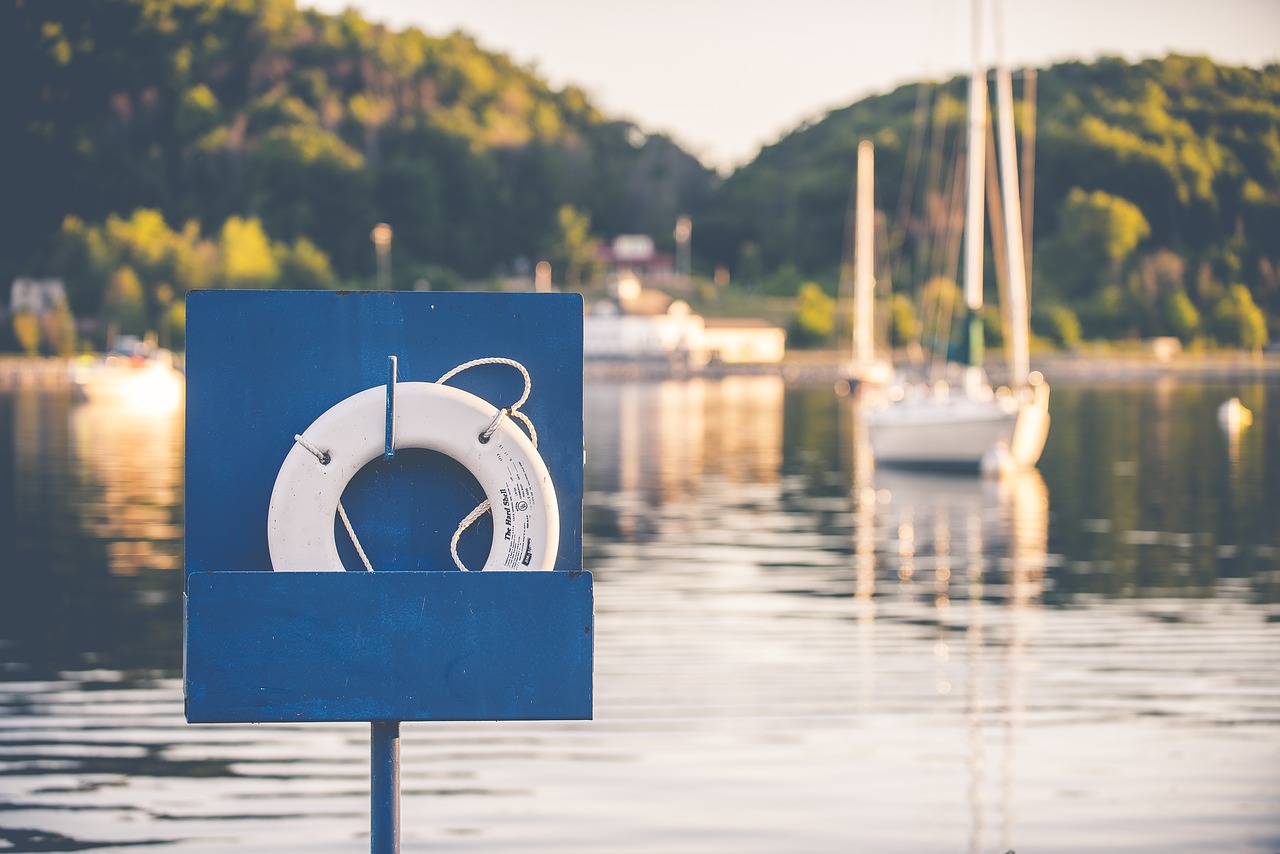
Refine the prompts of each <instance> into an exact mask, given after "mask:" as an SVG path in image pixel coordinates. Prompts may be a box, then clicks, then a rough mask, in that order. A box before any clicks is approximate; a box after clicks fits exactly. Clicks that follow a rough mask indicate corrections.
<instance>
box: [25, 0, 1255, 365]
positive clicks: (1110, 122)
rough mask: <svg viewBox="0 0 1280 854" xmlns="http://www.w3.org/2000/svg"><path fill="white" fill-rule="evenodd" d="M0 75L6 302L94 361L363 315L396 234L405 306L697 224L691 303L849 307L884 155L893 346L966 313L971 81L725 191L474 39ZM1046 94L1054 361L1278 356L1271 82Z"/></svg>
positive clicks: (242, 34) (216, 21)
mask: <svg viewBox="0 0 1280 854" xmlns="http://www.w3.org/2000/svg"><path fill="white" fill-rule="evenodd" d="M0 63H3V68H0V98H2V99H3V100H2V101H0V111H3V115H4V116H5V121H3V122H0V190H2V191H3V203H0V211H2V213H0V297H3V296H4V293H5V290H4V289H5V288H7V286H8V283H9V282H10V281H12V280H13V278H14V277H15V276H34V277H41V278H42V277H61V278H62V279H63V280H64V281H65V282H66V286H67V290H68V292H69V294H70V300H71V305H70V309H71V311H72V312H74V314H75V315H76V316H77V317H78V318H79V319H80V320H82V321H86V320H96V321H97V329H98V331H99V332H101V330H102V329H104V328H106V327H107V326H108V325H112V324H114V326H115V327H117V328H122V329H123V328H125V327H127V326H138V327H155V326H161V325H168V326H172V327H174V329H175V331H176V330H177V329H178V328H180V325H181V317H180V314H181V302H182V301H181V295H182V294H183V293H184V292H185V291H186V290H188V289H190V288H193V287H241V286H253V287H342V286H362V287H363V286H370V285H372V284H374V283H375V257H374V247H373V244H372V242H371V239H370V233H371V229H372V228H373V226H374V225H375V224H376V223H379V222H385V223H389V224H390V225H391V226H392V229H393V234H394V239H393V241H392V244H391V261H392V263H391V265H390V266H391V269H392V270H393V271H394V273H393V277H392V279H391V282H390V285H391V286H393V287H397V288H408V287H413V286H414V285H415V283H416V282H418V281H419V280H420V279H428V280H429V281H431V282H432V284H433V286H437V287H439V286H446V287H447V286H450V285H452V284H456V283H460V282H468V281H469V282H477V281H487V280H490V279H492V278H493V277H495V276H501V275H507V274H520V275H526V274H527V273H528V271H529V270H530V269H531V268H532V265H533V264H535V263H536V262H537V261H539V260H542V259H549V260H551V261H552V264H553V268H554V270H555V281H556V283H557V284H564V283H565V282H566V279H570V280H572V279H575V278H576V277H577V274H578V273H579V271H582V270H585V269H587V268H589V267H590V264H589V263H588V262H589V261H590V258H591V245H592V242H593V241H594V240H599V239H608V238H611V237H613V236H615V235H617V234H622V233H647V234H650V235H652V236H653V237H654V238H655V240H656V241H657V243H658V246H659V248H660V249H670V248H671V246H672V243H673V238H672V229H673V226H674V225H675V222H676V219H677V217H678V216H680V215H682V214H687V215H690V216H691V217H692V219H693V223H694V230H693V242H692V245H693V253H694V259H693V260H694V270H695V272H700V273H704V274H708V273H710V272H711V271H712V270H713V269H714V268H719V267H723V268H725V269H726V270H727V271H728V272H729V274H730V275H729V282H730V284H729V285H728V287H729V288H730V289H731V290H741V291H764V292H766V293H772V294H776V295H781V296H784V297H788V298H789V297H791V296H793V295H794V294H796V293H797V291H798V290H799V288H800V285H801V284H803V283H805V282H806V281H812V282H817V283H818V284H819V285H821V287H822V288H824V289H825V290H826V291H827V292H829V293H834V292H835V290H836V289H837V282H838V280H839V278H840V270H841V265H842V263H843V262H844V261H846V260H847V252H848V248H849V240H848V235H847V232H848V229H849V224H850V212H849V203H850V197H851V193H850V191H851V183H852V178H853V172H854V166H855V152H856V148H857V144H858V142H859V141H860V140H861V139H863V138H870V139H872V140H874V141H875V143H876V181H877V183H876V197H877V204H878V207H879V209H880V211H881V212H882V215H883V228H882V229H881V234H880V237H879V244H880V246H881V254H882V257H881V259H880V262H879V265H878V268H879V272H878V275H879V277H880V279H881V281H882V282H888V281H892V283H893V290H894V293H895V294H896V296H895V302H894V317H895V318H896V319H897V327H895V328H896V334H898V335H899V336H900V337H906V336H910V335H912V334H918V333H919V329H918V328H915V327H918V326H919V318H920V317H921V316H924V315H926V314H928V312H929V311H930V309H928V308H927V307H924V306H923V301H924V299H925V297H948V294H950V293H952V292H953V291H954V288H955V281H954V280H955V278H956V275H957V274H956V267H957V259H958V255H959V250H958V237H957V234H958V230H957V225H958V222H959V217H958V210H959V208H958V206H957V202H958V199H959V192H958V190H959V189H960V181H959V179H958V176H959V175H960V174H961V172H962V170H961V168H960V167H961V164H962V156H963V151H962V149H963V144H962V137H963V128H964V122H965V104H964V102H965V94H964V88H965V81H964V80H963V79H959V78H957V79H955V80H951V81H948V82H945V83H940V84H913V85H908V86H904V87H902V88H899V89H897V90H896V91H893V92H890V93H888V94H885V95H881V96H877V97H872V98H868V99H866V100H863V101H860V102H858V103H856V104H853V105H852V106H850V107H847V108H845V109H842V110H837V111H835V112H832V113H831V114H829V115H827V116H826V117H824V118H823V119H821V120H820V121H816V122H814V123H812V124H810V125H807V126H805V127H802V128H799V129H797V131H796V132H794V133H792V134H791V135H789V136H788V137H786V138H785V139H783V140H781V141H780V142H779V143H777V144H776V145H773V146H770V147H768V148H766V149H764V150H763V151H761V152H760V154H759V156H758V157H757V158H756V160H755V161H754V162H752V163H751V164H749V165H747V166H744V167H742V168H741V169H739V170H738V171H737V172H735V173H734V174H733V175H732V176H730V177H729V178H728V179H724V180H721V179H720V178H719V177H718V176H717V175H716V174H715V173H714V172H712V171H711V170H709V169H707V168H705V167H704V166H703V165H702V164H700V163H699V162H698V161H697V160H696V159H695V158H693V157H692V156H690V155H689V154H687V153H686V152H684V151H683V150H681V149H680V148H679V146H677V145H676V144H674V143H673V142H672V141H671V140H669V139H666V138H664V137H662V136H658V135H650V134H646V133H644V132H643V131H642V129H640V128H637V127H636V126H634V125H633V124H631V123H630V122H625V121H620V120H616V119H611V118H610V117H608V116H604V115H602V114H600V112H599V111H598V110H597V109H595V108H594V107H593V106H592V104H591V103H590V101H589V99H588V98H587V97H586V96H585V94H584V93H583V92H582V91H580V90H578V89H575V88H573V87H567V88H565V89H560V90H557V89H553V88H552V87H550V86H549V85H548V84H547V83H546V82H545V81H544V80H542V79H541V78H539V76H538V75H537V74H536V73H534V72H533V71H531V70H530V69H527V68H522V67H520V66H518V65H516V64H514V63H512V62H511V61H510V60H509V59H508V58H507V57H505V56H502V55H500V54H495V53H492V52H489V51H486V50H484V49H483V48H482V47H481V46H480V45H477V44H476V42H475V41H474V40H473V39H471V38H470V37H468V36H466V35H464V34H459V33H454V34H451V35H445V36H437V35H428V34H426V33H423V32H420V31H418V30H414V29H409V30H405V31H392V30H389V29H387V28H385V27H382V26H379V25H375V24H371V23H369V22H367V21H365V20H363V19H362V18H361V17H360V16H359V15H358V14H356V13H355V12H351V11H348V12H346V13H344V14H342V15H326V14H321V13H318V12H315V11H311V10H308V9H300V8H298V6H297V5H296V2H295V0H63V1H60V2H55V0H0ZM1020 79H1022V78H1020ZM1037 80H1038V97H1037V98H1036V101H1035V105H1036V109H1037V110H1038V116H1037V119H1036V122H1035V127H1036V128H1037V130H1038V133H1037V135H1036V145H1035V154H1036V156H1035V170H1034V174H1035V181H1034V188H1035V205H1034V227H1035V240H1034V241H1033V244H1032V245H1033V247H1034V277H1033V280H1034V288H1035V300H1034V304H1035V307H1036V312H1037V316H1036V318H1035V321H1036V323H1037V324H1038V325H1039V327H1040V328H1041V330H1042V331H1043V332H1045V333H1046V334H1048V335H1050V336H1052V337H1055V338H1057V339H1058V340H1059V341H1060V342H1064V343H1070V342H1071V341H1072V340H1074V338H1075V337H1077V336H1078V335H1079V334H1080V328H1081V327H1083V333H1084V334H1086V335H1089V336H1100V337H1120V336H1131V335H1155V334H1172V335H1178V336H1179V337H1181V338H1183V339H1184V340H1186V341H1195V340H1200V339H1204V340H1216V341H1218V342H1220V343H1231V344H1243V345H1246V346H1255V345H1256V344H1257V343H1258V342H1259V335H1260V334H1261V335H1265V329H1263V331H1262V333H1258V326H1259V323H1261V322H1262V321H1261V318H1262V317H1263V314H1262V312H1265V316H1266V317H1267V318H1269V320H1270V323H1271V324H1272V330H1271V334H1272V336H1273V337H1276V334H1277V333H1280V329H1277V325H1280V67H1270V68H1266V69H1261V70H1255V69H1242V68H1229V67H1223V66H1219V65H1216V64H1214V63H1213V62H1211V61H1210V60H1208V59H1203V58H1191V57H1181V56H1170V57H1167V58H1165V59H1162V60H1150V61H1146V62H1142V63H1139V64H1136V65H1132V64H1129V63H1127V62H1124V61H1121V60H1111V59H1109V60H1103V61H1100V62H1096V63H1092V64H1082V63H1067V64H1062V65H1056V66H1054V67H1052V68H1049V69H1045V70H1042V71H1041V72H1040V73H1039V75H1038V77H1037ZM1019 88H1020V89H1021V88H1022V86H1021V84H1019ZM1029 117H1030V113H1029V108H1028V107H1027V106H1021V107H1019V112H1018V121H1019V125H1020V128H1022V129H1023V130H1025V125H1027V122H1028V120H1029ZM1020 136H1025V134H1020ZM994 257H995V253H993V252H989V259H991V260H989V266H990V271H989V275H988V282H989V283H991V284H990V285H989V287H990V288H991V289H992V290H993V291H994V287H995V286H994V282H995V281H996V279H997V273H998V272H999V271H998V269H997V266H996V264H995V263H994ZM717 278H718V280H719V281H721V282H722V281H723V277H717ZM569 284H575V282H573V281H569ZM715 292H716V291H715V289H713V288H710V287H707V288H704V289H703V293H704V294H710V295H714V293H715ZM806 292H807V293H809V294H810V295H811V296H813V295H815V293H818V292H817V291H815V288H809V289H807V291H806ZM948 298H949V297H948ZM1259 307H1261V311H1260V310H1259ZM913 315H914V316H913ZM26 325H27V327H28V328H34V327H32V324H31V322H30V321H28V322H27V323H26ZM87 326H92V324H88V325H87ZM58 328H61V329H64V330H65V329H66V328H67V324H66V323H62V324H61V325H60V326H59V327H58ZM913 330H914V331H913ZM32 335H34V333H32ZM64 337H65V336H64ZM818 338H821V336H818ZM2 343H3V342H2V341H0V344H2ZM10 343H12V342H10ZM818 343H821V342H820V341H819V342H818ZM60 346H61V345H60ZM50 347H51V345H50V344H49V343H48V340H46V344H45V348H46V349H50Z"/></svg>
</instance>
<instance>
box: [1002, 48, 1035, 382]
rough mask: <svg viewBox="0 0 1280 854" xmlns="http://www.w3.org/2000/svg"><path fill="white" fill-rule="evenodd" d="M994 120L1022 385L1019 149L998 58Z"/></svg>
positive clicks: (1026, 321) (1026, 323) (1026, 367)
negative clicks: (995, 121)
mask: <svg viewBox="0 0 1280 854" xmlns="http://www.w3.org/2000/svg"><path fill="white" fill-rule="evenodd" d="M996 120H997V123H998V128H999V131H1000V133H999V138H998V140H997V141H998V142H999V147H1000V158H999V159H1000V195H1001V196H1002V197H1003V198H1004V211H1005V217H1004V227H1005V229H1004V230H1005V248H1006V252H1007V253H1008V257H1009V293H1008V294H1006V298H1007V299H1008V301H1009V329H1010V335H1009V337H1010V348H1011V353H1010V359H1009V366H1010V371H1011V375H1010V377H1009V381H1010V383H1011V384H1012V385H1014V386H1021V385H1025V384H1026V382H1027V375H1028V374H1029V373H1030V372H1031V364H1030V354H1029V352H1028V342H1027V329H1028V328H1029V327H1030V318H1029V317H1028V316H1027V264H1026V260H1025V259H1024V258H1023V254H1022V201H1021V199H1020V198H1019V196H1018V153H1017V148H1016V147H1015V143H1014V134H1013V75H1012V74H1010V73H1009V68H1008V66H1006V65H1005V64H1004V62H1003V61H1000V62H999V64H998V65H997V67H996Z"/></svg>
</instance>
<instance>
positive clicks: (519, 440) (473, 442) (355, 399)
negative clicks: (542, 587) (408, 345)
mask: <svg viewBox="0 0 1280 854" xmlns="http://www.w3.org/2000/svg"><path fill="white" fill-rule="evenodd" d="M386 404H387V398H386V388H385V386H377V387H374V388H369V389H365V390H364V391H362V392H358V393H356V394H353V395H352V396H351V397H348V398H347V399H345V400H343V401H341V402H339V403H337V404H335V405H334V406H333V407H332V408H330V409H329V410H328V411H327V412H325V413H324V414H323V415H321V416H320V417H319V418H317V419H316V420H315V421H314V422H313V423H312V424H311V426H310V427H308V428H307V429H306V431H305V432H304V433H302V438H304V439H305V440H306V442H307V444H309V445H311V446H312V447H314V448H319V449H322V450H323V451H324V454H325V455H326V456H327V457H328V461H327V462H323V461H322V460H321V459H319V458H317V455H316V454H315V453H313V452H312V451H309V450H308V449H307V448H306V447H304V444H303V443H302V442H295V443H294V446H293V448H292V449H290V451H289V454H288V455H287V456H286V457H285V459H284V462H283V463H282V464H281V466H280V473H279V474H278V475H277V476H276V483H275V488H274V489H272V491H271V505H270V508H269V509H268V511H267V545H268V546H269V548H270V553H271V566H272V568H273V569H275V570H277V571H315V570H338V571H340V570H343V569H345V567H344V566H343V565H342V559H341V558H340V557H339V556H338V547H337V543H336V542H335V541H334V518H335V516H336V514H337V511H338V501H339V499H340V498H341V497H342V491H343V490H344V489H345V488H346V486H347V484H348V483H349V482H350V481H351V478H352V477H353V476H354V475H355V474H356V472H358V471H359V470H360V469H361V468H363V467H364V466H365V465H366V464H368V463H370V462H372V461H373V460H375V459H377V458H378V457H379V456H381V455H382V453H383V452H384V450H385V447H386V444H385V441H386V412H387V405H386ZM494 413H495V408H494V406H493V405H492V404H490V403H488V402H486V401H484V400H482V399H481V398H479V397H476V396H475V395H473V394H470V393H469V392H465V391H462V390H461V389H457V388H453V387H450V386H446V385H441V384H440V383H424V382H402V383H397V384H396V387H395V437H396V442H395V444H396V447H397V448H426V449H428V450H432V451H438V452H440V453H442V454H445V455H446V456H449V457H452V458H453V459H454V460H456V461H458V462H459V463H460V464H461V465H462V466H463V467H465V468H466V469H467V471H469V472H470V473H471V474H472V476H473V477H475V479H476V480H477V481H478V482H479V484H480V486H481V488H482V489H483V490H484V494H485V497H486V498H488V499H489V503H490V507H491V509H492V512H493V519H494V522H493V544H492V546H490V549H489V557H488V559H487V560H486V561H485V563H484V567H483V568H484V569H499V570H501V569H508V570H523V569H552V568H554V566H555V562H556V551H557V549H558V547H559V544H560V509H559V505H558V504H557V503H556V493H555V488H554V487H553V486H552V483H551V476H550V474H549V473H548V472H547V467H546V464H545V463H543V461H542V457H541V456H539V454H538V451H537V449H536V448H534V446H533V443H532V442H531V441H530V440H529V438H528V437H527V436H526V435H525V434H524V433H523V432H522V431H521V429H520V428H519V427H518V426H516V424H515V423H514V422H513V421H512V420H511V419H501V420H500V423H498V424H497V426H496V428H495V427H494ZM489 431H491V435H489V438H488V440H487V441H485V440H484V437H483V434H485V433H486V432H489Z"/></svg>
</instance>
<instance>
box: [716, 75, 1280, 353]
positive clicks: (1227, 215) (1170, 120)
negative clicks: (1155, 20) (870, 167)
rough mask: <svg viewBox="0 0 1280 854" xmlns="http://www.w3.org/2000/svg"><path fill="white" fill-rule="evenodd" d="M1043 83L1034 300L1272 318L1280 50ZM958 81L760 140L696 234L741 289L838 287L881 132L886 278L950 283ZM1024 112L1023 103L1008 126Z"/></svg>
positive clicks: (1093, 315) (1116, 314) (1199, 317)
mask: <svg viewBox="0 0 1280 854" xmlns="http://www.w3.org/2000/svg"><path fill="white" fill-rule="evenodd" d="M1036 80H1037V84H1036V92H1037V96H1036V98H1035V101H1034V108H1035V110H1036V113H1037V119H1036V128H1037V131H1038V133H1037V134H1036V139H1035V146H1034V156H1035V160H1034V164H1035V166H1034V175H1035V179H1034V182H1031V183H1032V185H1033V187H1034V208H1033V212H1034V219H1033V221H1034V232H1035V240H1034V242H1033V248H1034V252H1033V257H1034V278H1033V280H1034V285H1035V289H1036V291H1035V296H1036V303H1037V307H1038V308H1040V309H1042V310H1044V309H1048V308H1068V309H1069V310H1070V311H1072V312H1073V313H1075V314H1078V316H1079V318H1080V320H1081V321H1083V323H1084V325H1085V332H1086V334H1095V335H1100V336H1105V337H1111V336H1122V335H1130V334H1141V335H1151V334H1175V335H1180V336H1182V337H1184V338H1188V339H1190V338H1194V337H1195V336H1196V334H1198V333H1200V332H1208V333H1210V334H1212V333H1213V332H1214V328H1213V325H1214V322H1215V320H1214V318H1215V312H1216V313H1217V314H1218V315H1222V314H1223V313H1228V312H1229V311H1230V310H1232V309H1231V305H1235V304H1236V303H1238V302H1240V300H1242V299H1245V297H1246V296H1247V297H1248V298H1250V299H1251V300H1252V301H1253V302H1256V303H1257V304H1259V305H1260V306H1261V307H1262V308H1263V309H1264V310H1265V312H1266V313H1267V314H1268V315H1269V317H1270V318H1271V322H1272V323H1273V324H1275V323H1280V66H1272V67H1269V68H1266V69H1262V70H1254V69H1246V68H1229V67H1224V66H1220V65H1215V64H1214V63H1213V62H1211V61H1210V60H1208V59H1205V58H1195V57H1184V56H1169V57H1167V58H1165V59H1162V60H1149V61H1145V62H1142V63H1139V64H1136V65H1133V64H1130V63H1127V62H1125V61H1122V60H1118V59H1105V60H1102V61H1099V62H1097V63H1093V64H1082V63H1066V64H1061V65H1055V66H1053V67H1051V68H1049V69H1046V70H1043V71H1041V72H1039V73H1038V75H1036ZM965 87H966V80H964V79H960V78H957V79H954V80H951V81H949V82H946V83H942V84H913V85H909V86H904V87H902V88H900V89H897V90H896V91H894V92H891V93H889V94H886V95H882V96H878V97H872V98H868V99H866V100H864V101H861V102H859V103H857V104H854V105H852V106H850V107H847V108H845V109H842V110H838V111H835V112H832V113H831V114H829V115H828V116H826V117H825V118H823V119H822V120H821V121H818V122H816V123H814V124H812V125H811V126H809V127H805V128H801V129H800V130H798V131H797V132H796V133H794V134H792V135H790V136H788V137H786V138H785V139H783V140H781V141H780V142H778V143H777V144H776V145H773V146H770V147H768V148H766V149H765V150H763V151H762V152H761V153H760V155H759V156H758V157H757V159H756V160H755V162H753V163H751V164H749V165H748V166H746V167H744V168H742V169H740V170H738V171H737V172H736V173H734V175H732V176H731V177H730V178H729V179H728V180H727V181H726V182H725V184H724V186H723V188H722V189H721V191H720V192H719V193H718V194H717V196H716V198H715V201H714V203H713V205H712V208H711V210H710V211H709V212H708V214H707V215H706V216H704V218H703V221H702V223H701V227H700V229H699V235H700V239H701V245H700V248H701V250H702V251H704V252H707V253H710V254H712V255H714V257H716V258H717V259H720V260H722V261H723V262H726V263H730V264H732V265H733V266H734V268H735V270H736V272H737V274H738V280H739V282H740V283H741V284H744V285H751V284H757V283H758V284H759V285H760V286H762V287H765V288H768V287H770V286H773V287H775V288H780V289H787V288H791V287H793V286H794V282H795V281H796V280H797V278H799V277H813V278H817V279H818V280H819V281H822V282H824V283H826V284H828V286H829V287H830V286H832V283H834V282H835V281H836V280H837V278H838V270H839V267H840V264H841V263H842V259H846V260H847V256H846V253H847V251H848V245H849V241H848V239H847V234H846V231H847V225H848V207H849V203H850V198H851V182H852V180H853V174H854V167H855V159H856V149H857V145H858V142H859V141H860V140H861V139H864V138H865V139H871V140H872V141H874V142H875V144H876V151H875V157H876V170H875V171H876V200H877V209H878V210H879V211H881V212H882V214H883V217H884V224H883V229H882V232H881V235H880V238H879V243H880V246H881V254H882V257H881V258H880V265H879V271H878V274H879V276H880V277H881V280H882V281H883V280H884V279H886V278H888V279H892V281H893V283H894V287H895V288H896V289H897V290H899V291H900V292H904V293H907V294H912V293H915V292H916V290H917V289H918V288H919V287H920V286H922V285H924V284H925V283H926V282H927V281H929V280H930V279H937V278H942V279H948V280H954V278H955V277H956V267H957V262H958V257H959V246H958V243H957V242H956V240H955V237H956V233H957V227H958V225H959V210H960V208H959V206H958V204H959V201H960V193H962V192H963V186H962V182H960V181H958V180H957V178H958V176H959V175H960V174H961V165H962V163H963V160H962V157H963V147H964V140H963V137H964V123H965V118H966V112H965ZM1016 88H1017V89H1018V94H1019V95H1021V94H1022V90H1023V89H1024V88H1025V83H1020V84H1019V85H1018V86H1017V87H1016ZM992 98H993V101H994V92H993V93H992ZM1029 115H1030V112H1029V108H1028V106H1027V105H1026V104H1025V103H1021V102H1020V104H1019V106H1018V108H1017V110H1016V118H1017V124H1018V127H1019V139H1020V141H1021V140H1024V138H1025V134H1024V133H1023V131H1025V124H1026V121H1027V119H1028V117H1029ZM990 255H991V253H990V252H989V259H988V265H989V274H988V277H987V281H988V287H989V288H991V289H994V281H995V278H996V277H995V273H996V270H995V265H994V263H993V261H992V260H991V258H990ZM788 265H790V266H791V267H793V268H794V269H793V270H790V271H789V272H788V273H787V274H785V275H781V276H779V275H777V274H776V271H778V270H780V269H785V268H787V267H788ZM1237 285H1242V286H1243V288H1244V292H1247V293H1242V292H1241V290H1240V289H1237V288H1234V287H1233V286H1237ZM1224 301H1225V302H1224ZM1228 304H1231V305H1228ZM1236 308H1238V309H1239V310H1241V311H1248V310H1249V309H1248V307H1247V306H1246V307H1240V306H1236ZM1218 320H1220V321H1222V322H1221V323H1220V324H1219V325H1220V326H1224V327H1225V326H1227V325H1230V324H1229V322H1228V319H1226V318H1224V317H1219V318H1218ZM1216 337H1217V338H1219V339H1225V338H1230V337H1231V336H1230V335H1228V334H1226V333H1225V332H1224V333H1222V334H1219V335H1217V336H1216ZM1233 343H1240V342H1238V341H1237V342H1233Z"/></svg>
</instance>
